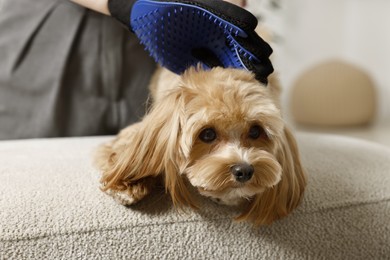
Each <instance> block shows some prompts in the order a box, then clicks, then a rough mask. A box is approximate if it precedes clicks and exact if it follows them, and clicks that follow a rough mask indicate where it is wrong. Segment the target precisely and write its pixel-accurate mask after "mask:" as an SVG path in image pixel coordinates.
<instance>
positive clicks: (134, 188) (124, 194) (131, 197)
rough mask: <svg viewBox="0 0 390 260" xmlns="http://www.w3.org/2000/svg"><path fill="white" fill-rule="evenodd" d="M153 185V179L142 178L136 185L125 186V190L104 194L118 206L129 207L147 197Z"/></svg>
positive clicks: (108, 191)
mask: <svg viewBox="0 0 390 260" xmlns="http://www.w3.org/2000/svg"><path fill="white" fill-rule="evenodd" d="M154 184H155V179H154V178H144V179H141V180H139V181H138V182H137V183H133V184H127V185H126V186H127V188H126V189H125V190H112V189H108V190H106V191H105V192H106V193H107V194H108V195H110V196H111V197H113V198H114V199H115V201H117V202H118V203H119V204H122V205H125V206H129V205H133V204H135V203H137V202H138V201H140V200H141V199H143V198H144V197H145V196H146V195H148V194H149V193H150V192H151V191H152V189H153V187H154Z"/></svg>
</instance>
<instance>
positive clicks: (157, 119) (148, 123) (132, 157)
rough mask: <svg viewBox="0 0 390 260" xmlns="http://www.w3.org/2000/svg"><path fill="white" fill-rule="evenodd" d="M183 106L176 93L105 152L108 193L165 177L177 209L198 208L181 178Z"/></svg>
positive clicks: (158, 103)
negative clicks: (148, 178)
mask: <svg viewBox="0 0 390 260" xmlns="http://www.w3.org/2000/svg"><path fill="white" fill-rule="evenodd" d="M183 106H184V101H183V98H182V91H180V89H178V90H177V91H172V92H171V93H169V94H167V95H166V97H164V98H161V99H159V100H158V101H156V102H155V103H154V104H153V106H152V107H151V109H150V111H149V113H148V114H147V115H146V116H145V117H144V119H143V120H142V122H140V123H137V124H134V125H132V126H129V127H128V128H126V129H124V130H122V132H121V133H120V134H119V135H118V137H117V139H116V140H114V142H113V143H111V144H109V145H106V146H104V147H103V148H102V149H101V151H100V156H98V157H99V158H98V160H97V161H98V164H99V166H100V169H102V170H103V177H102V180H101V182H102V184H103V189H104V190H109V189H111V190H124V189H126V187H127V186H128V185H129V184H130V185H131V183H136V182H137V181H139V180H141V179H143V178H147V177H157V176H159V175H162V177H163V179H164V181H165V187H166V190H167V191H168V192H169V193H170V195H171V197H172V200H173V203H174V204H175V206H179V207H180V206H191V207H193V208H197V206H196V203H195V202H194V200H193V198H192V196H191V194H190V192H189V190H188V189H187V187H186V184H185V183H184V180H183V179H182V176H180V168H181V165H182V164H183V163H185V161H184V160H185V158H184V156H183V153H182V151H181V148H180V144H179V139H180V135H181V128H182V124H183V122H184V120H185V118H184V115H183V113H184V107H183ZM102 161H103V162H102Z"/></svg>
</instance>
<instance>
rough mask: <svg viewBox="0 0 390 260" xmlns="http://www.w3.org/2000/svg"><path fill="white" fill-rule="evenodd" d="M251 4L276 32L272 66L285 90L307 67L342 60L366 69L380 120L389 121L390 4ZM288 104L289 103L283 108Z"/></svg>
mask: <svg viewBox="0 0 390 260" xmlns="http://www.w3.org/2000/svg"><path fill="white" fill-rule="evenodd" d="M270 2H272V1H270V0H252V1H249V9H250V10H251V11H252V12H254V13H260V14H262V15H263V16H264V19H263V22H264V23H265V24H266V25H267V26H268V27H270V28H271V29H272V28H274V29H273V30H275V29H276V32H277V35H276V36H277V37H276V42H274V43H273V45H274V46H275V47H276V48H275V55H274V56H275V66H276V68H277V69H278V70H279V71H280V76H281V79H282V83H283V85H284V86H285V88H286V89H285V92H284V96H283V100H284V103H287V100H288V97H287V96H288V88H289V87H290V86H291V84H292V83H293V82H294V80H295V79H296V77H297V76H298V75H299V74H300V73H301V72H303V71H304V70H306V69H307V68H308V67H310V66H312V65H314V64H317V63H318V62H321V61H323V60H326V59H331V58H341V59H344V60H346V61H348V62H352V63H354V64H356V65H358V66H359V67H361V68H363V69H365V70H366V71H368V72H369V73H370V74H371V76H372V78H373V80H374V81H375V83H376V85H377V87H378V101H379V107H378V108H379V110H378V121H379V122H390V16H389V13H390V1H389V0H371V1H367V0H284V1H277V2H278V3H279V5H280V6H281V8H279V9H273V8H271V6H272V4H270ZM285 105H287V104H285Z"/></svg>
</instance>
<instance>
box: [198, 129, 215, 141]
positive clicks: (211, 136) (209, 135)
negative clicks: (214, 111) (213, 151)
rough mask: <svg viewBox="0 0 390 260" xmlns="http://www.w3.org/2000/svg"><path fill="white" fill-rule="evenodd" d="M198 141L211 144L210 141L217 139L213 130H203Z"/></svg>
mask: <svg viewBox="0 0 390 260" xmlns="http://www.w3.org/2000/svg"><path fill="white" fill-rule="evenodd" d="M199 139H200V140H202V142H205V143H211V142H212V141H214V140H215V139H217V133H216V132H215V130H214V129H213V128H206V129H203V130H202V132H200V134H199Z"/></svg>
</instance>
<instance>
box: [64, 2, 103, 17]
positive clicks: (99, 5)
mask: <svg viewBox="0 0 390 260" xmlns="http://www.w3.org/2000/svg"><path fill="white" fill-rule="evenodd" d="M71 1H72V2H74V3H76V4H79V5H81V6H84V7H86V8H88V9H91V10H94V11H96V12H99V13H102V14H105V15H110V12H109V11H108V0H71Z"/></svg>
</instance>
